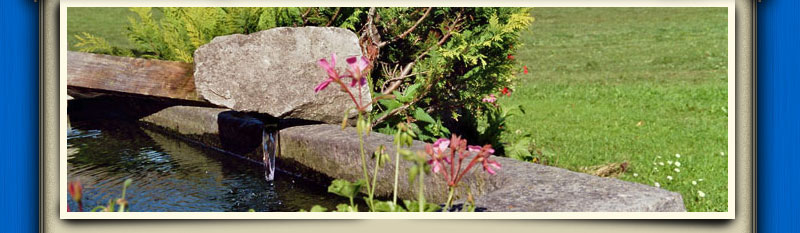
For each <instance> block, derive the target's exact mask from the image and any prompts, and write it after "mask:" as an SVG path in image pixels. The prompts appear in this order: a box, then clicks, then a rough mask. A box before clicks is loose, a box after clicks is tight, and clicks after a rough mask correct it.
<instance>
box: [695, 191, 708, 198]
mask: <svg viewBox="0 0 800 233" xmlns="http://www.w3.org/2000/svg"><path fill="white" fill-rule="evenodd" d="M697 196H699V197H701V198H703V197H706V193H704V192H703V191H700V190H697Z"/></svg>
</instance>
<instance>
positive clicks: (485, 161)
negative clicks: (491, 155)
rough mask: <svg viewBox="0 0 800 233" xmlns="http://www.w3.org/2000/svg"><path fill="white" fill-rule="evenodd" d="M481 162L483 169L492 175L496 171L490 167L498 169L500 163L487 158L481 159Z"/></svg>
mask: <svg viewBox="0 0 800 233" xmlns="http://www.w3.org/2000/svg"><path fill="white" fill-rule="evenodd" d="M482 163H483V170H485V171H486V172H488V173H489V174H492V175H494V174H496V173H497V172H495V171H494V170H492V167H494V168H495V169H500V163H498V162H497V161H494V160H489V159H488V158H487V159H483V161H482Z"/></svg>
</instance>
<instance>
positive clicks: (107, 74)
mask: <svg viewBox="0 0 800 233" xmlns="http://www.w3.org/2000/svg"><path fill="white" fill-rule="evenodd" d="M193 73H194V65H193V64H191V63H184V62H174V61H161V60H149V59H142V58H130V57H117V56H109V55H102V54H92V53H83V52H73V51H69V52H67V88H68V90H69V91H71V92H76V93H80V92H82V93H86V92H98V93H110V94H122V95H127V94H133V95H144V96H151V97H160V98H169V99H178V100H189V101H200V102H204V103H207V101H205V100H204V99H202V98H201V97H200V95H198V94H197V92H196V91H195V86H194V78H193Z"/></svg>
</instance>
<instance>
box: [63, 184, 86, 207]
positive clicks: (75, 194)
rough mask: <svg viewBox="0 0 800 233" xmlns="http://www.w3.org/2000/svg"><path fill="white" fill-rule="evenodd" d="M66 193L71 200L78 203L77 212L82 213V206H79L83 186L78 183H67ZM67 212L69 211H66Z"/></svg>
mask: <svg viewBox="0 0 800 233" xmlns="http://www.w3.org/2000/svg"><path fill="white" fill-rule="evenodd" d="M67 192H68V193H69V195H70V196H72V200H73V201H75V202H76V203H78V211H81V212H83V205H81V196H82V195H83V186H82V185H81V182H80V181H73V182H69V183H67ZM67 211H69V210H67Z"/></svg>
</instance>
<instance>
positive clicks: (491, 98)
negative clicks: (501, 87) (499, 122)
mask: <svg viewBox="0 0 800 233" xmlns="http://www.w3.org/2000/svg"><path fill="white" fill-rule="evenodd" d="M494 101H497V97H495V96H494V94H489V96H487V97H484V98H483V102H486V103H494Z"/></svg>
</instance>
